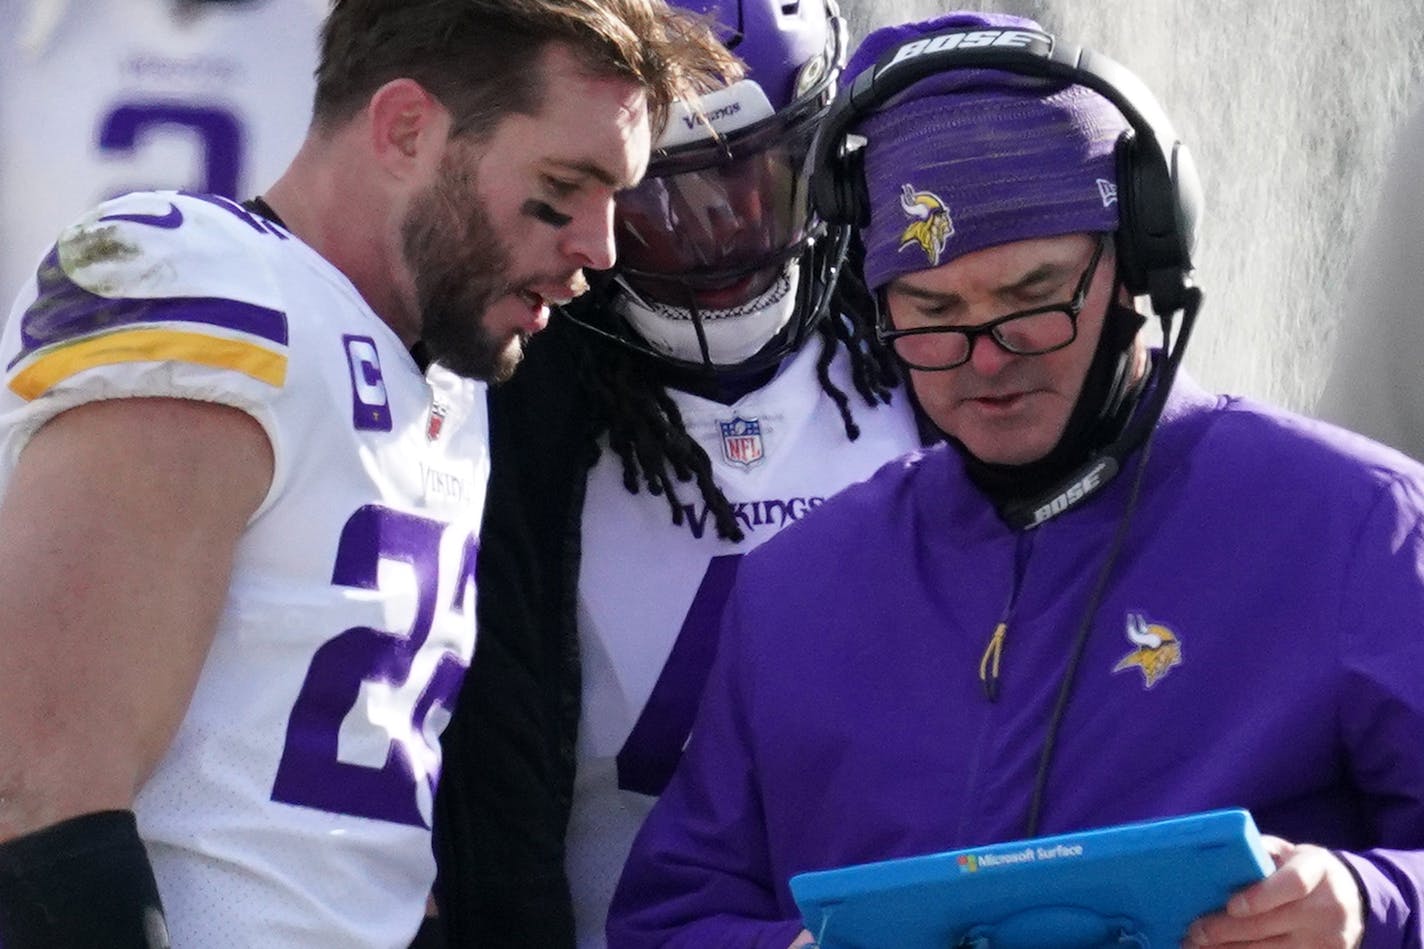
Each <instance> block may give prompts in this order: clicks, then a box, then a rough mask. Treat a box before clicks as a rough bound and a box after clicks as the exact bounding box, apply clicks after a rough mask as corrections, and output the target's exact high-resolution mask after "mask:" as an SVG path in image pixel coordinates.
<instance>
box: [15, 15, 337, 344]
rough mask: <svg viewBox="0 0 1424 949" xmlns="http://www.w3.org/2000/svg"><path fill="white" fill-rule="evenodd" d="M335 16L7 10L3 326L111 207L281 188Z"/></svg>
mask: <svg viewBox="0 0 1424 949" xmlns="http://www.w3.org/2000/svg"><path fill="white" fill-rule="evenodd" d="M326 6H327V3H326V0H243V2H231V3H194V2H183V3H180V2H178V0H0V26H3V29H0V300H3V303H0V318H3V316H4V313H5V311H7V310H8V309H9V306H10V302H11V301H12V300H13V299H14V298H15V294H16V293H18V292H19V289H20V287H21V285H22V284H23V283H24V280H25V278H26V277H28V276H30V275H31V274H32V273H33V272H34V267H35V262H36V261H37V260H39V258H40V255H41V254H43V253H44V251H45V249H46V248H47V247H48V246H49V245H50V244H51V243H53V242H54V236H55V235H56V234H58V233H59V230H60V228H62V227H63V226H64V225H66V224H68V223H69V222H70V221H73V220H75V219H76V218H77V217H78V216H79V215H80V214H81V213H83V212H84V210H85V209H86V208H89V207H92V206H93V205H94V204H96V203H98V202H100V201H103V200H105V199H107V198H110V197H113V196H114V195H118V194H122V193H124V192H127V191H135V190H147V189H151V188H178V189H185V190H190V191H195V192H199V193H204V194H209V193H211V194H222V195H227V196H229V197H238V198H243V197H248V196H251V195H252V194H255V193H257V192H258V191H259V190H260V189H262V188H264V187H266V186H267V185H268V184H270V183H271V182H272V181H275V180H276V179H277V177H278V176H279V175H280V174H281V172H282V170H283V169H284V168H285V167H286V165H287V163H288V162H289V161H290V160H291V158H292V156H293V155H295V154H296V151H297V148H298V146H299V145H300V144H301V141H302V137H303V135H304V134H305V132H306V128H307V125H308V120H309V119H310V117H311V105H312V93H313V90H314V88H315V80H314V78H313V75H312V74H313V71H314V69H315V68H316V62H317V49H318V39H317V37H318V31H319V28H320V25H321V20H322V17H323V16H324V14H325V11H326Z"/></svg>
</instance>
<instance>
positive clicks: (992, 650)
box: [979, 531, 1037, 702]
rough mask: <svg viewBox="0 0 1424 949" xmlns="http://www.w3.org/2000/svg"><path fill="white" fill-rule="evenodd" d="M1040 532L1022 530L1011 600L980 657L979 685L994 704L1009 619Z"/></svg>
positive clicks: (1017, 546) (1001, 614) (1010, 587)
mask: <svg viewBox="0 0 1424 949" xmlns="http://www.w3.org/2000/svg"><path fill="white" fill-rule="evenodd" d="M1036 533H1037V531H1021V532H1020V533H1019V536H1018V541H1017V543H1016V545H1015V548H1014V576H1013V582H1012V583H1011V584H1010V586H1009V600H1008V602H1007V603H1005V604H1004V609H1003V611H1002V612H1001V613H1000V614H999V621H998V622H997V623H996V624H994V631H993V632H992V633H990V634H989V642H988V643H987V644H986V645H985V646H984V654H983V655H982V656H981V657H980V658H979V684H980V685H981V686H983V688H984V697H985V698H987V699H988V700H989V701H990V702H997V701H998V700H999V680H1000V670H1001V668H1002V666H1003V659H1004V643H1005V642H1006V641H1007V640H1008V636H1009V620H1010V619H1012V618H1013V614H1014V608H1015V607H1016V606H1017V605H1018V599H1019V591H1020V590H1021V589H1022V588H1023V578H1024V572H1025V570H1026V568H1027V567H1028V556H1029V552H1030V551H1031V550H1032V549H1033V538H1034V535H1035V534H1036Z"/></svg>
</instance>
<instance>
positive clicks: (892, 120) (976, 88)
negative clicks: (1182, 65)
mask: <svg viewBox="0 0 1424 949" xmlns="http://www.w3.org/2000/svg"><path fill="white" fill-rule="evenodd" d="M956 27H963V28H966V29H974V28H976V27H979V28H988V29H1005V28H1007V29H1026V30H1035V31H1038V32H1042V27H1040V26H1039V25H1038V24H1037V23H1035V22H1034V21H1033V20H1028V19H1024V18H1022V17H1016V16H1009V15H1006V14H995V13H953V14H949V15H947V16H941V17H936V18H935V19H932V20H925V21H923V22H920V23H909V24H902V25H899V26H892V27H885V28H882V29H879V30H876V31H874V32H873V33H871V34H870V35H869V36H867V37H866V38H865V40H864V42H862V43H861V44H860V47H859V48H858V49H857V50H856V52H855V55H854V56H852V57H851V61H850V63H849V65H848V66H847V68H846V73H845V77H844V78H843V80H842V82H843V83H844V84H847V85H848V84H849V83H851V82H852V81H854V79H855V77H856V76H857V75H859V74H860V73H861V72H863V71H864V70H866V69H869V68H871V67H872V66H873V65H874V64H875V61H876V60H877V59H879V58H880V57H881V56H882V55H884V54H885V53H886V52H888V51H889V50H891V49H893V48H895V47H897V46H899V45H900V44H901V43H904V42H908V41H910V40H913V39H916V38H917V37H920V36H927V35H931V34H934V33H938V32H944V31H947V30H953V29H955V28H956ZM1126 128H1128V123H1127V120H1126V119H1125V118H1123V116H1122V114H1121V113H1119V112H1118V110H1117V109H1116V108H1115V107H1114V106H1113V105H1112V103H1111V102H1109V101H1108V100H1107V99H1105V98H1103V97H1102V96H1101V95H1099V94H1098V93H1096V92H1093V91H1092V90H1090V89H1088V88H1086V87H1084V86H1074V85H1066V84H1064V83H1063V82H1060V81H1058V80H1053V79H1046V78H1043V77H1035V76H1021V75H1017V74H1015V73H1009V72H1004V71H1001V70H992V69H978V68H974V69H954V70H949V71H946V72H941V73H937V74H935V75H932V76H929V77H927V78H925V79H922V80H920V81H919V82H917V83H915V84H914V85H912V86H910V87H909V88H908V89H905V90H904V91H902V92H901V93H900V94H899V95H897V96H895V97H894V98H892V99H891V100H890V101H889V102H888V103H886V104H885V105H883V106H881V107H880V108H879V109H878V110H877V111H876V112H874V113H873V114H871V115H870V116H868V117H867V118H866V119H864V120H863V121H862V122H861V123H860V124H859V125H858V126H857V127H856V128H854V129H852V131H854V132H855V133H857V134H860V135H863V136H865V138H866V140H867V144H866V152H865V179H866V188H867V191H868V193H869V197H870V224H869V225H868V226H867V227H866V228H865V229H864V230H863V231H862V232H861V237H862V239H863V240H864V242H865V277H866V282H867V283H868V284H869V286H870V288H871V289H872V290H876V289H879V288H880V287H883V286H884V285H885V284H887V283H889V282H890V281H891V280H893V279H895V278H896V277H898V276H900V275H901V274H906V273H912V272H914V271H917V270H927V269H930V268H933V267H938V266H941V265H943V264H947V263H949V262H950V261H952V260H954V259H955V258H956V257H959V256H960V255H962V254H967V253H969V252H970V251H974V250H979V249H981V248H984V247H992V246H994V245H996V244H1006V243H1009V242H1011V241H1019V240H1026V239H1028V238H1034V237H1055V236H1058V235H1060V234H1073V233H1078V232H1099V231H1111V230H1116V228H1117V225H1118V207H1117V168H1116V161H1115V158H1114V148H1115V146H1116V144H1117V140H1118V138H1119V136H1120V135H1121V134H1122V132H1123V131H1124V130H1125V129H1126Z"/></svg>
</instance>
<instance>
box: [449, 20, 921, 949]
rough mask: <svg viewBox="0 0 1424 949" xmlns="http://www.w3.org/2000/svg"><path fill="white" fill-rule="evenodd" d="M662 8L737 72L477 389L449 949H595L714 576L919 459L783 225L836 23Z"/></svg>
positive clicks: (678, 112)
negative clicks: (475, 509)
mask: <svg viewBox="0 0 1424 949" xmlns="http://www.w3.org/2000/svg"><path fill="white" fill-rule="evenodd" d="M679 5H681V6H684V7H688V8H690V9H693V10H697V11H701V12H707V13H710V14H711V15H713V16H714V17H715V18H716V19H717V21H718V22H719V24H720V26H721V29H722V35H723V37H724V40H725V42H726V43H727V45H728V47H729V48H730V49H731V51H732V52H734V53H736V54H737V55H738V56H739V57H740V58H742V59H743V60H744V61H745V63H746V66H747V77H746V79H744V80H742V81H741V82H738V83H735V84H732V85H731V86H729V87H727V88H725V89H722V90H718V91H717V92H714V93H712V94H710V95H707V96H704V97H703V98H702V99H701V101H700V103H698V108H697V109H692V108H686V107H683V108H677V109H675V111H674V115H673V119H672V121H671V122H670V123H669V125H668V129H667V131H666V132H665V133H664V135H663V137H662V138H661V139H660V140H659V142H658V143H657V148H656V150H655V152H654V156H653V159H652V163H651V165H650V167H649V172H648V176H647V178H646V179H645V180H644V181H643V183H642V184H641V185H639V186H638V187H637V188H635V189H633V190H631V191H629V192H626V193H624V194H621V195H619V197H618V201H617V214H616V216H615V233H616V235H617V248H618V258H619V262H618V266H617V268H616V269H615V270H613V271H612V272H611V273H607V274H602V275H599V276H597V277H595V278H594V290H593V292H591V293H590V294H588V295H587V296H586V297H584V298H581V299H580V300H579V301H577V302H576V303H575V304H574V305H572V306H570V307H567V308H565V309H564V310H561V311H558V312H556V313H555V315H554V317H553V321H552V324H553V325H552V326H551V329H550V331H549V333H547V334H545V335H543V336H541V337H540V338H539V339H538V340H536V341H535V342H534V343H533V344H532V346H531V349H530V353H529V358H528V360H527V361H526V364H525V366H524V368H522V369H521V371H520V374H519V375H518V376H517V377H516V378H515V379H514V380H512V381H511V383H510V384H509V385H508V386H503V387H501V388H500V389H498V390H496V391H494V392H492V393H491V411H492V416H491V420H492V421H491V424H492V440H493V441H492V452H493V456H494V458H495V464H494V473H493V474H492V480H491V484H490V501H491V503H490V505H489V507H488V514H487V518H488V519H487V522H486V529H485V532H484V540H483V541H482V543H483V550H484V551H485V552H486V553H487V554H488V555H489V556H488V562H486V561H483V560H482V562H481V584H482V586H481V589H482V590H488V589H495V590H498V591H499V592H498V593H497V594H490V595H489V596H487V597H485V598H484V599H482V600H481V605H480V610H481V617H480V629H481V637H482V638H481V644H482V651H481V653H480V657H479V659H478V660H477V661H476V663H475V667H474V671H473V672H472V675H471V678H470V680H469V683H468V685H467V686H466V688H465V692H464V694H463V696H462V698H461V702H460V708H459V711H458V712H457V713H456V718H455V721H454V722H453V723H452V725H451V727H450V729H449V730H448V731H447V733H446V738H445V746H446V749H447V770H446V772H445V774H446V780H447V784H446V785H445V787H444V789H443V790H442V793H441V795H440V800H439V802H438V804H437V819H436V835H437V855H438V856H439V859H440V862H441V873H440V884H439V887H440V893H439V896H440V902H441V914H442V917H443V919H444V922H445V926H446V931H447V934H448V938H449V940H450V944H451V945H452V946H455V947H459V949H464V947H472V946H476V945H512V944H523V945H538V946H541V947H559V946H566V945H571V944H573V942H574V941H575V936H574V931H575V930H576V931H577V944H578V945H579V946H581V947H591V946H601V945H603V942H604V938H603V924H604V917H605V914H606V911H607V908H608V902H609V899H610V897H611V895H612V891H613V887H614V884H615V883H616V882H617V879H618V874H619V871H620V870H621V867H622V863H623V859H624V857H625V855H626V854H627V852H628V848H629V846H630V845H631V842H632V839H633V836H634V834H635V832H636V831H637V829H638V827H639V825H640V823H641V821H642V819H643V817H644V815H645V814H646V813H647V811H648V809H649V808H650V807H651V805H652V803H653V801H654V800H655V797H656V795H657V794H658V793H659V792H660V791H661V789H662V787H663V785H664V783H665V782H666V781H667V779H668V776H669V775H670V774H671V772H672V769H673V767H674V765H675V764H676V763H677V760H678V758H679V756H680V754H681V749H682V745H683V742H684V740H685V739H686V737H687V733H688V729H689V727H690V725H691V722H692V716H693V711H694V709H695V707H696V704H697V700H698V696H699V694H700V692H701V688H702V683H703V680H704V678H705V676H706V673H707V668H708V664H709V663H710V660H711V656H712V652H713V650H714V649H715V645H716V633H717V628H718V621H719V617H720V614H721V609H722V605H723V598H724V596H725V595H726V593H727V589H728V587H729V585H730V584H731V581H732V577H733V575H734V574H735V573H736V570H737V565H738V562H739V561H740V559H741V558H742V556H743V555H744V554H745V553H746V552H747V551H749V550H751V549H752V548H754V547H756V546H757V545H759V544H760V543H762V542H763V541H765V540H766V539H767V538H768V537H770V536H772V535H773V534H775V533H776V532H777V531H779V530H781V529H782V528H783V527H785V526H787V525H788V524H791V523H793V522H794V521H796V520H797V519H798V518H800V517H801V516H803V515H804V514H805V513H806V512H807V511H809V510H811V509H812V508H814V507H816V506H817V505H818V504H820V503H821V501H822V500H823V499H825V498H826V497H827V496H829V495H831V494H833V493H834V492H836V491H838V490H840V489H841V488H843V487H844V486H846V485H847V484H849V483H851V482H853V481H857V480H860V479H862V478H865V477H868V476H869V475H870V474H871V473H872V472H874V471H875V470H876V469H877V468H878V467H880V466H881V465H882V464H884V463H886V462H887V461H889V460H890V459H892V458H894V457H895V456H898V455H900V454H902V453H904V452H907V451H909V450H911V449H913V448H915V447H918V446H919V444H920V437H919V434H918V432H917V429H916V424H915V420H914V415H913V412H912V411H911V408H910V405H909V403H908V400H907V399H905V398H902V397H901V396H900V393H899V392H894V393H893V395H894V398H893V401H892V390H894V389H895V386H896V385H897V378H896V375H895V371H894V368H893V365H892V363H891V361H890V359H889V358H888V357H887V354H886V353H885V352H884V351H883V350H882V349H881V348H880V347H879V345H878V343H877V342H876V341H875V338H874V332H873V329H872V326H871V316H870V314H871V312H872V308H871V306H870V301H869V300H868V298H865V297H864V296H863V292H864V291H863V289H862V288H860V287H859V286H858V285H857V284H855V283H854V282H853V281H851V280H850V279H847V280H845V281H843V282H842V283H841V285H840V286H839V288H838V290H837V289H836V277H837V271H838V269H839V268H840V267H841V265H842V263H843V260H844V258H845V255H846V252H847V243H846V242H847V240H848V234H847V232H846V231H844V230H840V229H827V228H825V227H824V226H822V225H821V224H820V223H819V222H818V221H816V220H814V219H812V218H811V217H810V215H809V212H808V210H807V203H806V195H805V191H804V187H805V179H804V177H803V175H802V173H801V172H802V162H803V160H804V158H805V155H806V150H807V147H808V144H809V142H810V138H811V136H812V133H813V132H814V130H815V128H816V127H817V125H818V122H819V119H820V118H821V116H822V115H823V114H824V110H825V108H826V105H827V103H828V101H829V98H830V95H831V94H832V92H833V91H834V88H835V81H836V77H837V74H838V72H839V69H840V64H841V52H842V44H843V43H844V25H843V21H842V20H841V19H840V17H839V16H838V15H837V14H836V12H835V9H834V7H833V6H832V5H831V4H828V3H826V2H825V0H799V2H794V3H790V4H788V3H784V2H782V0H697V2H684V0H679ZM709 125H710V126H711V130H709V128H708V126H709ZM848 394H849V395H848ZM857 394H858V395H859V397H860V399H859V400H858V401H863V402H864V405H863V406H856V407H854V408H853V403H852V400H853V399H856V396H857ZM688 481H692V482H694V483H693V484H687V483H686V482H688ZM486 583H488V584H489V586H488V587H486V586H485V584H486ZM580 680H581V685H580ZM808 686H809V687H814V683H808ZM789 700H791V699H789ZM491 774H493V775H495V776H496V779H497V780H495V781H491V780H490V779H489V775H491ZM566 829H567V833H566Z"/></svg>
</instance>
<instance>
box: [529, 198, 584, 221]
mask: <svg viewBox="0 0 1424 949" xmlns="http://www.w3.org/2000/svg"><path fill="white" fill-rule="evenodd" d="M520 210H521V211H523V212H524V213H525V214H527V215H529V216H530V217H532V218H534V220H536V221H539V222H541V223H543V224H548V225H549V226H550V227H565V226H567V225H568V223H569V222H570V221H572V220H573V218H571V217H569V216H568V215H567V214H564V213H563V212H561V211H556V210H554V208H553V206H552V205H549V204H546V203H544V202H543V201H536V200H535V199H533V198H530V199H529V200H528V201H525V202H524V206H523V207H522V208H520Z"/></svg>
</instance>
